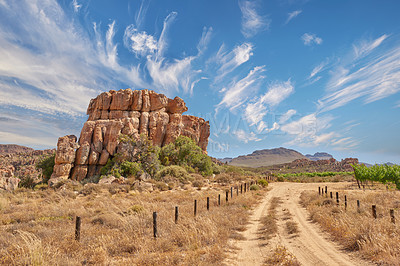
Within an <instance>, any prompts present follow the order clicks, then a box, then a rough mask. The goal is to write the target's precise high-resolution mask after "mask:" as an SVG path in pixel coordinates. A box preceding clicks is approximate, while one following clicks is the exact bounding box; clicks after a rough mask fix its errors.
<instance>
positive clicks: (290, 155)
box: [222, 147, 308, 167]
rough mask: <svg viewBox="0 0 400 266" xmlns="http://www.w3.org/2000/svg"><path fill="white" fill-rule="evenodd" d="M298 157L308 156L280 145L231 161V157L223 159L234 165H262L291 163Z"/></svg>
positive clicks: (304, 157)
mask: <svg viewBox="0 0 400 266" xmlns="http://www.w3.org/2000/svg"><path fill="white" fill-rule="evenodd" d="M296 159H308V158H307V157H306V156H304V155H303V154H301V153H300V152H298V151H295V150H291V149H286V148H282V147H280V148H276V149H265V150H258V151H254V152H253V153H252V154H248V155H242V156H239V157H236V158H233V159H231V160H230V161H229V158H225V159H222V160H225V161H226V162H227V163H228V164H229V165H234V166H245V167H260V166H270V165H275V164H283V163H290V162H292V161H294V160H296Z"/></svg>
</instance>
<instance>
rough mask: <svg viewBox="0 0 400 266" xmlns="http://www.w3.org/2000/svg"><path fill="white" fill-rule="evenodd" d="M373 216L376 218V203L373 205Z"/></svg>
mask: <svg viewBox="0 0 400 266" xmlns="http://www.w3.org/2000/svg"><path fill="white" fill-rule="evenodd" d="M372 216H374V218H375V219H376V217H377V216H376V205H372Z"/></svg>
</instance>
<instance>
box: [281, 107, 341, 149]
mask: <svg viewBox="0 0 400 266" xmlns="http://www.w3.org/2000/svg"><path fill="white" fill-rule="evenodd" d="M331 120H332V117H330V116H325V117H317V115H316V114H315V113H313V114H310V115H306V116H303V117H301V118H300V119H299V120H296V121H293V122H290V123H288V124H285V125H282V126H281V127H280V130H281V131H282V132H285V133H287V134H289V135H293V136H294V139H293V140H291V141H290V142H289V143H288V144H291V145H300V146H310V145H321V144H325V143H328V142H329V140H330V139H332V138H333V137H334V136H336V134H335V133H331V132H329V133H323V131H325V130H326V129H328V128H329V127H330V126H331V125H330V121H331Z"/></svg>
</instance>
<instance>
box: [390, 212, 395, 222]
mask: <svg viewBox="0 0 400 266" xmlns="http://www.w3.org/2000/svg"><path fill="white" fill-rule="evenodd" d="M390 220H391V222H392V223H394V224H395V223H396V219H395V218H394V210H393V209H390Z"/></svg>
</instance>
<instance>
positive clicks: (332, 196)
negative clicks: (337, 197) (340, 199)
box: [331, 191, 333, 199]
mask: <svg viewBox="0 0 400 266" xmlns="http://www.w3.org/2000/svg"><path fill="white" fill-rule="evenodd" d="M331 199H333V196H332V191H331Z"/></svg>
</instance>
